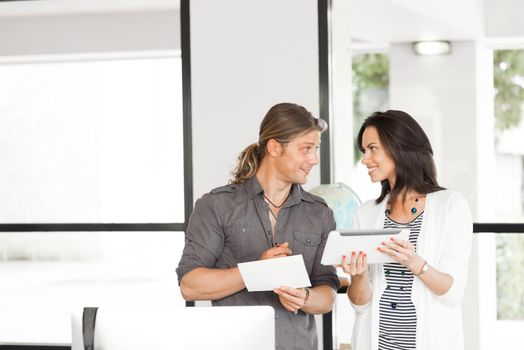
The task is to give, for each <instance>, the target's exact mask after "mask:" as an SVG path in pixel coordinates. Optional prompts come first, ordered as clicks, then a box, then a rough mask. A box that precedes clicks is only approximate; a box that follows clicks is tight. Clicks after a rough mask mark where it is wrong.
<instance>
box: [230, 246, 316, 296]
mask: <svg viewBox="0 0 524 350" xmlns="http://www.w3.org/2000/svg"><path fill="white" fill-rule="evenodd" d="M238 268H239V269H240V274H241V275H242V278H243V279H244V283H245V284H246V288H247V290H248V291H250V292H259V291H271V290H273V289H275V288H279V287H281V286H287V287H291V288H302V287H310V286H311V281H310V280H309V276H308V274H307V270H306V265H305V264H304V258H303V257H302V254H300V255H292V256H286V257H284V258H275V259H267V260H257V261H250V262H247V263H240V264H238Z"/></svg>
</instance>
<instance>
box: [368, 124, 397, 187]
mask: <svg viewBox="0 0 524 350" xmlns="http://www.w3.org/2000/svg"><path fill="white" fill-rule="evenodd" d="M361 146H362V149H363V150H364V154H363V156H362V164H364V165H365V166H366V167H367V168H368V175H369V177H370V178H371V181H372V182H380V181H383V180H388V181H389V184H390V186H391V188H393V186H394V184H395V162H394V161H393V159H392V158H391V157H390V156H389V155H388V154H387V152H386V150H385V148H384V147H383V146H382V144H381V143H380V138H379V136H378V132H377V129H376V128H375V127H374V126H368V127H367V128H366V129H365V130H364V133H363V134H362V145H361Z"/></svg>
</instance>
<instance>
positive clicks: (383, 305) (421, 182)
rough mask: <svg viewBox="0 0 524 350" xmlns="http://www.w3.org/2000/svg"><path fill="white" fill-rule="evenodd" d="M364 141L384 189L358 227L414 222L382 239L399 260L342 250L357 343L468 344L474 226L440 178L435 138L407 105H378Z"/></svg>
mask: <svg viewBox="0 0 524 350" xmlns="http://www.w3.org/2000/svg"><path fill="white" fill-rule="evenodd" d="M357 142H358V144H359V145H360V148H361V151H362V152H363V159H362V163H363V164H364V165H366V167H367V168H368V173H369V176H370V178H371V181H373V182H380V183H381V185H382V190H381V193H380V196H379V197H378V198H377V199H376V200H372V201H369V202H366V203H364V204H363V205H362V207H361V208H359V210H358V212H357V214H356V216H355V219H354V227H355V228H362V229H370V228H409V229H410V235H409V241H403V240H400V239H395V240H393V239H391V240H390V241H388V242H382V245H381V246H380V247H377V249H378V250H379V251H380V252H382V253H384V254H386V255H388V256H390V257H391V258H392V259H393V260H394V261H395V262H394V263H387V264H373V265H369V266H368V265H367V261H366V254H365V252H352V254H351V255H350V256H347V257H346V256H344V257H343V259H342V269H343V270H344V272H346V273H349V274H350V275H351V280H352V281H351V284H350V286H349V287H348V291H347V294H348V297H349V300H350V302H351V304H352V306H353V307H354V309H355V311H356V319H355V326H354V330H353V349H356V350H367V349H373V350H376V349H380V350H382V349H423V350H432V349H435V350H442V349H453V350H457V349H463V334H462V316H461V301H462V297H463V295H464V289H465V287H466V278H467V266H468V260H469V255H470V251H471V239H472V229H473V225H472V220H471V214H470V211H469V208H468V204H467V202H466V200H465V199H464V197H463V196H462V195H460V194H459V193H456V192H452V191H449V190H446V189H444V188H442V187H441V186H439V184H438V183H437V180H436V170H435V163H434V161H433V151H432V149H431V145H430V143H429V140H428V138H427V136H426V134H425V133H424V131H423V130H422V128H421V127H420V125H419V124H418V123H417V122H416V121H415V120H414V119H413V118H412V117H411V116H409V115H408V114H407V113H404V112H401V111H392V110H390V111H387V112H376V113H374V114H373V115H371V116H370V117H368V118H367V119H366V120H365V121H364V124H363V125H362V127H361V128H360V131H359V134H358V141H357Z"/></svg>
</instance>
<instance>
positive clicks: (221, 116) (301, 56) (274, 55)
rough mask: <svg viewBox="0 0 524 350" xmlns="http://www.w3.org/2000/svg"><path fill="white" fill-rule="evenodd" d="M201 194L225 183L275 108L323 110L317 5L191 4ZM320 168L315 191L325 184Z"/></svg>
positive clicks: (297, 1) (290, 1) (300, 1)
mask: <svg viewBox="0 0 524 350" xmlns="http://www.w3.org/2000/svg"><path fill="white" fill-rule="evenodd" d="M190 13H191V71H192V109H193V173H194V176H193V181H194V182H193V183H194V197H195V199H198V198H199V197H200V196H201V195H202V194H203V193H205V192H208V191H209V190H211V189H212V188H214V187H217V186H222V185H224V184H226V183H227V182H228V180H229V178H230V172H231V170H232V169H233V167H234V164H235V161H236V158H237V156H238V154H239V153H240V152H241V151H242V150H243V148H244V147H246V146H247V145H248V144H251V143H254V142H257V140H258V128H259V125H260V122H261V121H262V118H263V117H264V116H265V114H266V112H267V111H268V110H269V108H270V107H271V106H272V105H274V104H276V103H279V102H294V103H298V104H300V105H303V106H304V107H306V108H307V109H309V110H310V111H311V112H312V113H313V114H314V115H315V116H318V112H319V87H318V86H319V80H318V29H317V28H318V27H317V2H316V1H314V0H307V1H304V0H287V1H281V0H265V1H242V0H221V1H214V0H196V1H191V10H190ZM319 177H320V176H319V167H317V168H316V169H315V171H314V172H313V173H312V174H311V176H310V180H309V183H308V187H311V186H312V185H314V184H318V183H319Z"/></svg>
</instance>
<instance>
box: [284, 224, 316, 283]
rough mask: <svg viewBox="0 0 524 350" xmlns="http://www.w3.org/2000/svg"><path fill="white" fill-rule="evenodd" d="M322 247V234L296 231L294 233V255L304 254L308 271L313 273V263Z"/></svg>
mask: <svg viewBox="0 0 524 350" xmlns="http://www.w3.org/2000/svg"><path fill="white" fill-rule="evenodd" d="M319 245H320V233H312V232H304V231H294V232H293V246H292V248H291V249H292V250H293V255H296V254H302V256H303V257H304V263H305V264H306V268H307V271H308V272H309V273H311V271H312V269H313V262H314V261H315V256H316V254H317V250H318V246H319Z"/></svg>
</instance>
